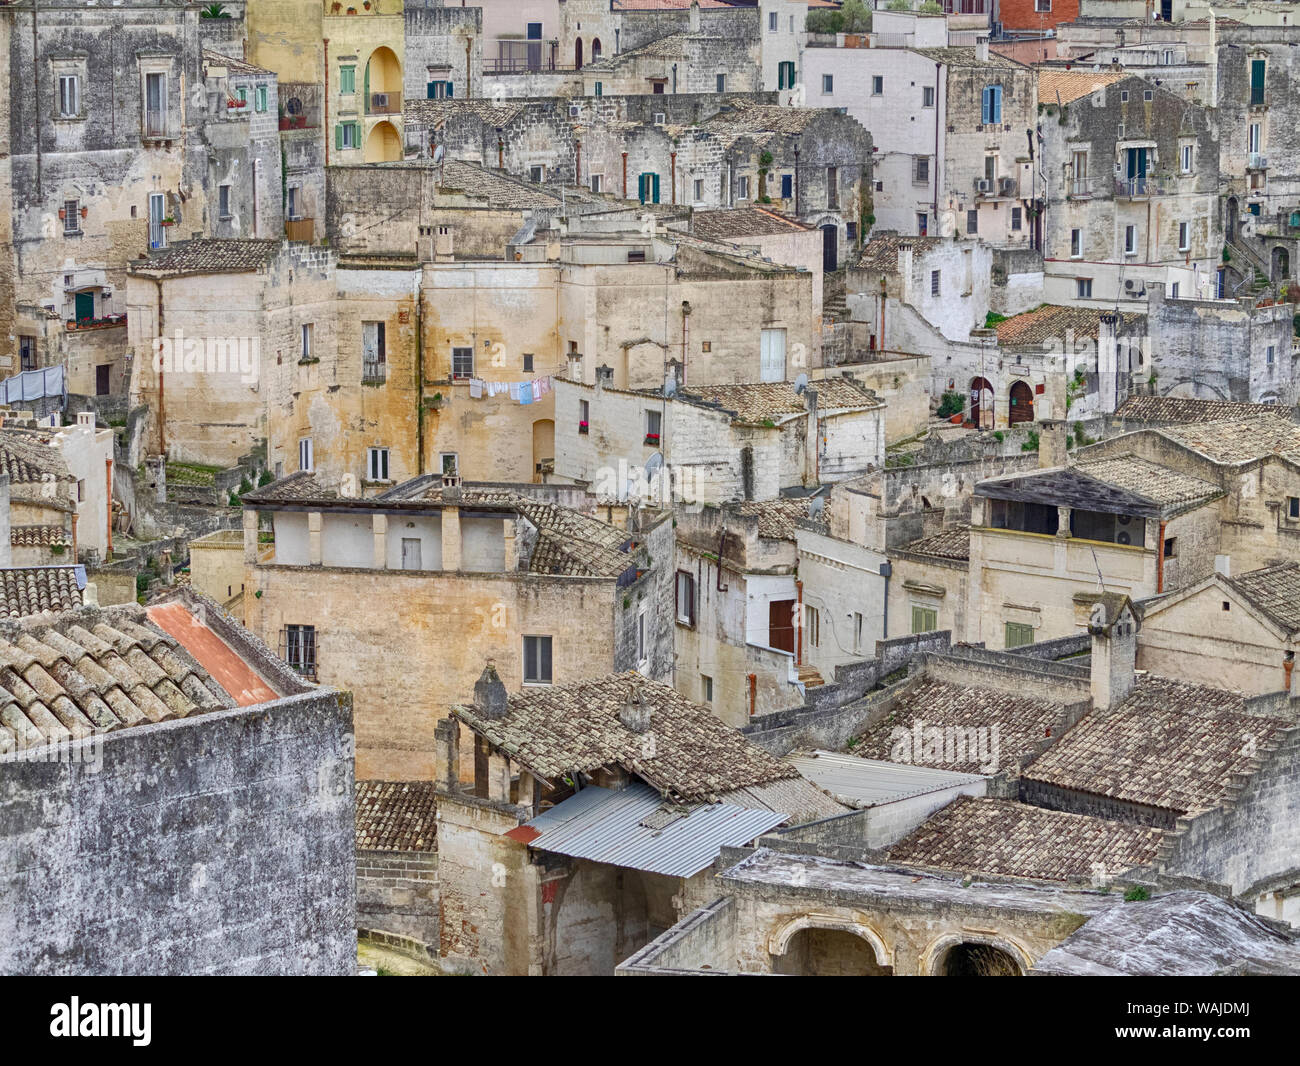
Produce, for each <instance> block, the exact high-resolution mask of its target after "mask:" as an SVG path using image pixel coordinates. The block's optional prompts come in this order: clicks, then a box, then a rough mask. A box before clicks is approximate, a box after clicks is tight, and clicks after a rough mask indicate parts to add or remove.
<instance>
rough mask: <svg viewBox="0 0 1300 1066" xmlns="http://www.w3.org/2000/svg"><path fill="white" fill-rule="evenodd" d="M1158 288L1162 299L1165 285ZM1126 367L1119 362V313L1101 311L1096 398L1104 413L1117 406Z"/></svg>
mask: <svg viewBox="0 0 1300 1066" xmlns="http://www.w3.org/2000/svg"><path fill="white" fill-rule="evenodd" d="M1159 288H1160V291H1161V298H1162V299H1163V294H1164V288H1165V287H1164V285H1163V284H1161V285H1160V286H1159ZM1148 306H1149V305H1148ZM1128 369H1129V368H1127V367H1121V366H1120V362H1119V313H1118V312H1116V311H1102V312H1101V314H1099V315H1098V316H1097V398H1098V399H1099V400H1100V401H1101V409H1102V411H1103V412H1104V413H1105V414H1113V413H1114V412H1115V410H1116V409H1117V408H1118V407H1119V404H1120V399H1121V397H1120V382H1121V381H1122V380H1124V379H1125V377H1126V373H1127V371H1128Z"/></svg>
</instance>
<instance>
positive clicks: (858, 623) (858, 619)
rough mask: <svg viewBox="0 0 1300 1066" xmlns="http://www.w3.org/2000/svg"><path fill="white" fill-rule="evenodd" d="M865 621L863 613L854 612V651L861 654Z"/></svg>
mask: <svg viewBox="0 0 1300 1066" xmlns="http://www.w3.org/2000/svg"><path fill="white" fill-rule="evenodd" d="M863 631H864V629H863V619H862V612H861V611H854V612H853V651H854V652H855V653H860V652H861V651H862V636H863Z"/></svg>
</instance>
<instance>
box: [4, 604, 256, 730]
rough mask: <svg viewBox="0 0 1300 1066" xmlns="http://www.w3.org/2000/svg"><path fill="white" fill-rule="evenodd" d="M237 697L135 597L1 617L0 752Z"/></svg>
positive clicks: (230, 703)
mask: <svg viewBox="0 0 1300 1066" xmlns="http://www.w3.org/2000/svg"><path fill="white" fill-rule="evenodd" d="M234 706H235V702H234V700H232V699H231V697H230V696H229V695H228V694H227V693H226V692H225V691H224V690H223V689H222V688H221V687H220V686H219V685H217V683H216V682H215V681H213V680H212V678H211V677H210V676H209V675H208V672H207V671H206V670H204V669H203V667H201V666H200V665H199V664H198V663H197V662H196V661H195V660H194V658H193V657H192V656H191V655H190V654H189V652H187V651H186V650H185V649H184V647H182V646H181V645H180V644H179V643H178V642H177V641H176V640H175V639H174V638H173V637H170V636H168V635H167V634H165V633H164V632H163V631H162V630H160V629H159V628H158V627H157V626H155V625H153V624H152V623H150V622H149V620H148V618H147V616H146V613H145V609H144V608H143V607H139V606H137V605H135V604H131V605H126V606H119V607H111V608H107V609H105V610H99V609H97V608H82V609H81V610H78V611H68V612H65V613H63V614H59V615H56V616H54V617H53V618H28V619H24V620H22V621H21V622H17V623H10V624H9V625H7V626H0V753H3V752H10V751H14V750H15V748H25V747H32V746H38V745H41V744H44V743H46V742H50V741H64V740H69V739H79V738H81V737H85V736H89V735H91V734H94V733H103V732H108V731H112V730H116V729H122V728H125V727H128V726H134V725H141V724H146V723H149V722H161V721H166V720H169V719H173V718H184V717H187V716H189V715H193V714H200V713H203V712H206V711H212V710H217V709H221V708H229V707H234Z"/></svg>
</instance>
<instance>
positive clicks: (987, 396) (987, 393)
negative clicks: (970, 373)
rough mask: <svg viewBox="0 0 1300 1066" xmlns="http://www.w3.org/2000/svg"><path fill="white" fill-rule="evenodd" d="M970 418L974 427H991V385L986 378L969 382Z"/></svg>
mask: <svg viewBox="0 0 1300 1066" xmlns="http://www.w3.org/2000/svg"><path fill="white" fill-rule="evenodd" d="M970 420H971V424H972V425H974V426H975V428H976V429H992V428H993V386H992V385H990V384H989V382H988V378H976V379H975V380H974V381H972V382H971V383H970Z"/></svg>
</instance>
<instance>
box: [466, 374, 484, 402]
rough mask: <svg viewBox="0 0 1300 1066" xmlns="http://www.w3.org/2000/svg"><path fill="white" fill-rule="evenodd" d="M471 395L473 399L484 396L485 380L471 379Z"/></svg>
mask: <svg viewBox="0 0 1300 1066" xmlns="http://www.w3.org/2000/svg"><path fill="white" fill-rule="evenodd" d="M469 395H470V399H471V400H478V399H481V398H482V397H483V382H482V380H481V379H479V378H470V379H469Z"/></svg>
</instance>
